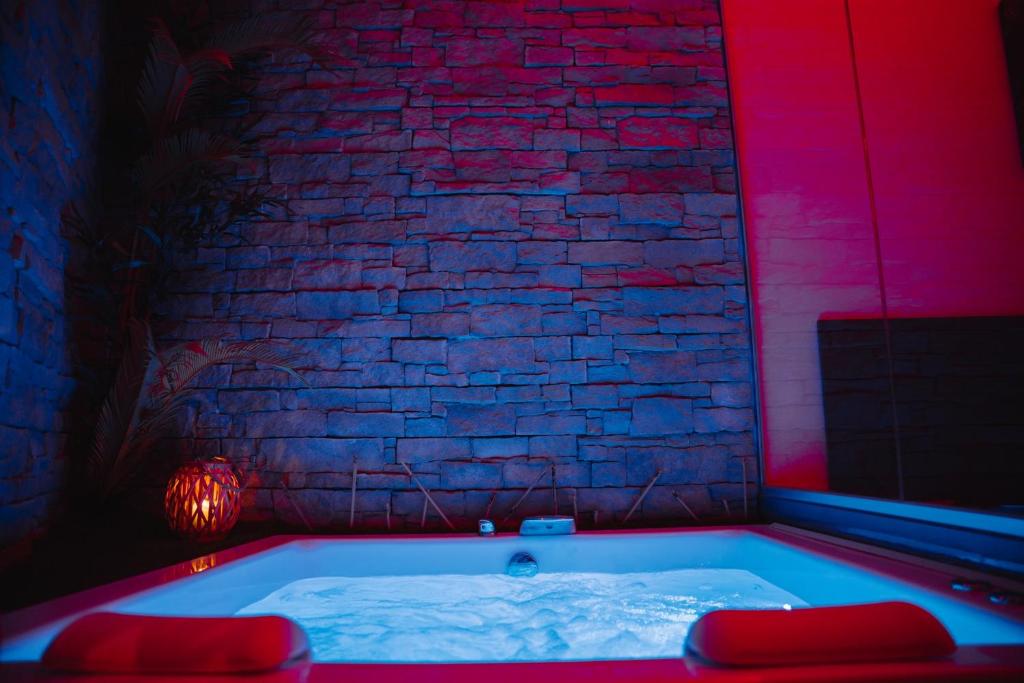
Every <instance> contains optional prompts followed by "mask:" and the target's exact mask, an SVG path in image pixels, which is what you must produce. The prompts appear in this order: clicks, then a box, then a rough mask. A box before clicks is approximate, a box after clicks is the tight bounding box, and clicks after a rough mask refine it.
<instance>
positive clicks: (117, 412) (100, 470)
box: [87, 320, 156, 495]
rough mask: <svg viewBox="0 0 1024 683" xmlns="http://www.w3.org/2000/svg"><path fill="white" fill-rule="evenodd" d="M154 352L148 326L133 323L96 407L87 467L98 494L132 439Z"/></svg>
mask: <svg viewBox="0 0 1024 683" xmlns="http://www.w3.org/2000/svg"><path fill="white" fill-rule="evenodd" d="M155 357H156V352H155V349H154V347H153V337H152V334H151V333H150V330H149V326H148V325H146V324H145V323H144V322H141V321H138V320H133V321H132V322H131V323H130V334H129V339H128V344H127V346H126V348H125V350H124V354H123V356H122V359H121V365H120V367H119V368H118V371H117V377H116V378H115V380H114V385H113V387H112V388H111V390H110V393H108V394H107V397H106V399H105V400H104V401H103V405H102V406H101V407H100V413H99V417H98V418H97V421H96V432H95V434H94V436H93V444H92V450H91V451H90V453H89V459H88V461H87V467H88V470H89V474H90V479H91V480H92V481H94V482H96V483H97V485H98V486H99V488H100V489H101V491H100V493H101V495H105V494H106V493H109V491H110V483H111V474H112V472H113V471H114V470H115V469H116V468H117V467H118V463H119V461H121V460H122V459H123V458H124V457H125V445H126V444H127V443H129V442H130V441H131V440H132V434H133V433H134V431H135V429H136V426H137V423H138V420H139V410H140V400H139V399H140V396H141V393H142V387H143V386H144V385H145V382H146V376H147V373H149V372H150V371H151V365H152V361H153V359H154V358H155Z"/></svg>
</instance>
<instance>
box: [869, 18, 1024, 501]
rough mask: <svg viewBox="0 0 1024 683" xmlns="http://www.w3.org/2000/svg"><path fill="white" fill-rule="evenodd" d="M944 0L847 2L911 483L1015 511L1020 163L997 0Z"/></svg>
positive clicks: (1023, 411) (1022, 446)
mask: <svg viewBox="0 0 1024 683" xmlns="http://www.w3.org/2000/svg"><path fill="white" fill-rule="evenodd" d="M941 4H942V8H941V11H937V10H936V7H935V3H934V2H933V1H932V0H899V1H898V2H893V3H878V2H872V1H871V0H855V1H854V2H852V3H851V18H852V26H853V29H854V32H853V33H854V36H855V45H856V56H857V67H858V72H859V74H860V82H861V100H862V106H863V110H864V116H865V125H866V129H867V134H868V140H869V145H870V152H871V160H872V171H873V187H874V190H875V197H876V200H877V207H878V234H879V249H880V254H881V258H882V264H883V274H884V290H883V293H884V295H885V301H886V311H887V314H888V329H889V332H890V339H891V347H892V352H893V362H894V375H893V394H894V397H895V404H896V408H897V410H896V416H897V421H896V424H895V428H896V430H897V434H898V452H899V456H900V461H901V464H902V472H903V486H902V489H903V493H904V497H905V498H906V499H907V500H913V501H926V502H931V503H946V504H951V505H959V506H971V507H979V508H986V509H995V510H1003V511H1009V510H1012V509H1014V505H1017V506H1019V505H1020V504H1021V503H1024V499H1022V495H1024V354H1022V352H1024V268H1021V266H1020V254H1021V253H1022V252H1024V169H1022V165H1021V156H1020V146H1019V144H1020V142H1019V140H1018V137H1017V128H1016V123H1015V121H1014V115H1013V114H1014V110H1013V104H1012V102H1011V96H1010V94H1011V90H1010V87H1009V79H1008V77H1007V69H1006V61H1005V55H1004V52H1003V47H1002V37H1001V36H1000V25H999V21H998V12H997V5H998V2H997V0H991V1H983V2H978V1H972V0H945V1H944V2H942V3H941ZM950 45H956V46H957V49H955V50H952V49H950V48H949V46H950ZM1016 509H1017V510H1018V511H1019V510H1020V508H1019V507H1016Z"/></svg>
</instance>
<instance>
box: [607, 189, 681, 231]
mask: <svg viewBox="0 0 1024 683" xmlns="http://www.w3.org/2000/svg"><path fill="white" fill-rule="evenodd" d="M683 196H684V195H678V194H668V193H661V194H622V195H619V218H620V219H621V220H622V222H623V223H654V224H657V225H682V224H683V213H684V206H683Z"/></svg>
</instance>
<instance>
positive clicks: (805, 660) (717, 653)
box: [686, 602, 956, 666]
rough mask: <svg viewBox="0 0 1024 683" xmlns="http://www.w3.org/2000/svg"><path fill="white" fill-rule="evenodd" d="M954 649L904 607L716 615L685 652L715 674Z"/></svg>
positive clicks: (924, 618) (937, 626)
mask: <svg viewBox="0 0 1024 683" xmlns="http://www.w3.org/2000/svg"><path fill="white" fill-rule="evenodd" d="M954 649H956V644H955V643H954V642H953V639H952V638H951V637H950V635H949V632H948V631H947V630H946V628H945V627H944V626H943V625H942V624H941V623H939V621H938V620H937V619H936V618H935V617H933V616H932V615H931V614H930V613H929V612H926V611H925V610H923V609H921V608H920V607H918V606H916V605H911V604H910V603H906V602H882V603H877V604H872V605H850V606H844V607H811V608H805V609H794V610H719V611H716V612H708V613H707V614H705V615H704V616H702V617H701V618H700V619H698V620H697V622H696V623H695V624H694V625H693V626H692V627H691V628H690V632H689V634H688V635H687V638H686V651H687V653H688V654H693V655H696V656H698V657H700V658H702V659H704V660H706V661H708V662H711V663H713V664H719V665H722V666H785V665H802V664H824V663H844V662H864V661H870V662H877V661H885V660H896V659H928V658H932V657H943V656H946V655H948V654H950V653H951V652H953V650H954Z"/></svg>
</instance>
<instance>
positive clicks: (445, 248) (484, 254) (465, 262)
mask: <svg viewBox="0 0 1024 683" xmlns="http://www.w3.org/2000/svg"><path fill="white" fill-rule="evenodd" d="M515 267H516V245H515V244H511V243H508V242H433V243H431V244H430V269H431V270H435V271H451V272H466V271H471V270H472V271H475V270H492V271H506V272H507V271H511V270H514V269H515Z"/></svg>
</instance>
